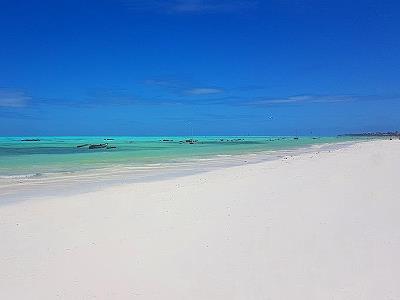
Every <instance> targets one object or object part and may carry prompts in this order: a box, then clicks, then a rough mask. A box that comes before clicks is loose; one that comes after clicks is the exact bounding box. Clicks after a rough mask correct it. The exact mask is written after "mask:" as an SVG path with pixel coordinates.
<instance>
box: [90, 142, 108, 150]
mask: <svg viewBox="0 0 400 300" xmlns="http://www.w3.org/2000/svg"><path fill="white" fill-rule="evenodd" d="M107 146H108V144H107V143H106V144H92V145H90V146H89V149H102V148H106V147H107Z"/></svg>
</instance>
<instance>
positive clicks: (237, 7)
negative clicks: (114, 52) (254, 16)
mask: <svg viewBox="0 0 400 300" xmlns="http://www.w3.org/2000/svg"><path fill="white" fill-rule="evenodd" d="M122 1H123V3H124V4H125V5H127V6H128V7H129V8H130V9H133V10H142V11H143V10H145V11H156V12H161V13H181V14H184V13H218V12H235V11H243V9H249V8H253V7H255V6H256V5H257V2H258V1H256V0H230V1H228V0H122Z"/></svg>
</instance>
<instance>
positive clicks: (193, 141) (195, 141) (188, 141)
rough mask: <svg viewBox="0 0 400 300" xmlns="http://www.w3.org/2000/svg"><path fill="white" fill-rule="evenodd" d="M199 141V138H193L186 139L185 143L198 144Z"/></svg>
mask: <svg viewBox="0 0 400 300" xmlns="http://www.w3.org/2000/svg"><path fill="white" fill-rule="evenodd" d="M197 142H198V140H193V139H190V140H185V143H186V144H191V145H193V144H197Z"/></svg>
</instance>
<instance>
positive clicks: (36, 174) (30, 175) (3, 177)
mask: <svg viewBox="0 0 400 300" xmlns="http://www.w3.org/2000/svg"><path fill="white" fill-rule="evenodd" d="M42 175H43V174H42V173H30V174H21V175H0V179H29V178H36V177H40V176H42Z"/></svg>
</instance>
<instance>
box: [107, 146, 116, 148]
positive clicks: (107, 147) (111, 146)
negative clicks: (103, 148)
mask: <svg viewBox="0 0 400 300" xmlns="http://www.w3.org/2000/svg"><path fill="white" fill-rule="evenodd" d="M116 148H117V147H115V146H108V147H107V149H116Z"/></svg>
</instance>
